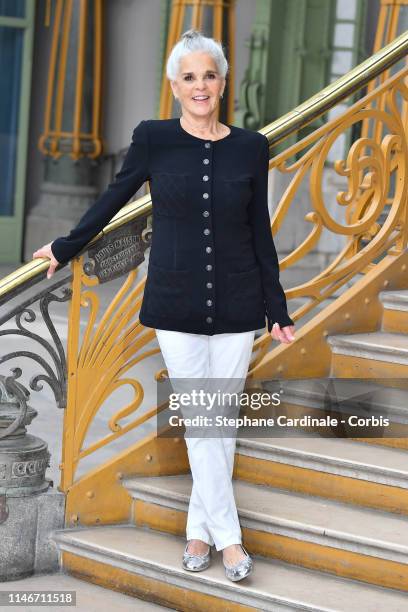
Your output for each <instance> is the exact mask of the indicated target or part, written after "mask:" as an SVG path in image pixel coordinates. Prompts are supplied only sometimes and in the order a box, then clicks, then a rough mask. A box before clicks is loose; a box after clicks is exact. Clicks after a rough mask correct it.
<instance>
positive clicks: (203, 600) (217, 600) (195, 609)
mask: <svg viewBox="0 0 408 612" xmlns="http://www.w3.org/2000/svg"><path fill="white" fill-rule="evenodd" d="M53 537H54V540H55V542H56V543H57V545H58V547H59V549H60V550H61V551H63V552H62V555H63V563H64V568H65V570H66V571H68V572H73V573H74V572H75V575H78V576H81V578H83V579H85V580H89V581H95V582H96V581H97V582H98V583H99V584H103V585H105V586H108V587H110V588H114V589H116V590H118V589H120V590H126V592H127V593H128V594H132V593H133V594H135V595H139V596H140V595H143V597H144V598H146V599H148V600H150V601H153V600H154V601H156V602H158V603H161V604H162V605H167V606H169V607H171V608H173V609H176V610H183V611H188V612H207V611H211V612H221V611H223V612H224V610H230V611H233V610H237V611H238V610H243V609H244V607H245V610H247V609H248V610H252V609H253V610H254V612H255V610H263V611H268V612H269V611H271V612H281V611H282V612H283V611H285V612H293V611H296V610H303V611H309V612H323V611H324V612H373V610H390V611H391V610H392V611H393V612H405V611H406V609H407V608H406V607H407V602H408V596H407V594H406V593H403V592H401V591H397V590H392V589H384V588H380V587H376V586H373V585H368V584H364V583H362V582H359V581H356V580H347V579H344V578H341V577H337V576H331V575H328V574H324V573H322V572H318V571H311V570H308V569H305V568H302V567H296V566H293V565H289V564H286V563H283V562H281V561H278V560H265V559H255V561H254V571H253V573H252V574H251V575H250V576H249V577H248V578H246V579H244V580H243V581H241V582H238V583H233V582H231V581H229V580H228V579H227V578H226V577H225V573H224V568H223V565H222V557H221V552H216V551H215V549H214V548H213V554H212V563H211V566H210V567H209V568H208V569H207V570H205V571H203V572H188V571H186V570H184V569H182V567H181V558H182V554H183V550H184V546H185V540H184V539H183V538H178V537H176V536H173V535H169V534H164V533H158V532H152V531H148V530H143V529H140V528H137V527H134V526H130V525H115V526H100V527H93V528H83V529H72V530H69V529H67V530H60V531H57V532H54V536H53Z"/></svg>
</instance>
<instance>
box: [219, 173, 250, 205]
mask: <svg viewBox="0 0 408 612" xmlns="http://www.w3.org/2000/svg"><path fill="white" fill-rule="evenodd" d="M224 192H225V196H226V199H227V203H228V205H229V206H235V207H236V206H239V207H245V206H246V205H247V204H249V202H250V201H251V198H252V182H251V178H250V177H242V178H234V179H224Z"/></svg>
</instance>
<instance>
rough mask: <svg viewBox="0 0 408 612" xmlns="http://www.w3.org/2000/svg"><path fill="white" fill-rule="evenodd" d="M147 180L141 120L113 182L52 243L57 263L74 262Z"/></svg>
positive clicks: (146, 155)
mask: <svg viewBox="0 0 408 612" xmlns="http://www.w3.org/2000/svg"><path fill="white" fill-rule="evenodd" d="M148 178H149V155H148V134H147V126H146V121H145V120H142V121H141V122H140V123H139V124H138V125H137V126H136V127H135V129H134V130H133V135H132V142H131V144H130V146H129V149H128V151H127V153H126V156H125V159H124V161H123V164H122V167H121V169H120V170H119V172H117V174H116V175H115V178H114V180H113V182H112V183H110V184H109V185H108V187H107V189H106V190H105V191H104V192H103V193H102V194H101V195H100V196H99V197H98V199H97V200H96V201H95V202H94V204H93V205H92V206H91V207H90V208H89V209H88V210H87V211H86V212H85V214H84V215H83V216H82V217H81V219H80V220H79V222H78V224H77V225H76V226H75V227H74V228H73V229H72V230H71V232H70V233H69V234H68V235H67V236H61V237H59V238H56V239H55V240H54V241H53V242H52V244H51V251H52V253H53V255H54V257H55V258H56V259H57V261H58V262H59V263H61V264H65V263H67V262H68V261H69V260H70V259H72V258H73V257H74V256H75V255H76V254H77V253H78V252H79V251H80V250H81V249H82V248H83V247H84V246H85V245H86V244H87V243H88V242H89V241H90V240H91V239H92V238H93V237H94V236H96V235H97V234H98V233H99V232H100V231H101V230H102V229H103V228H104V227H105V225H107V224H108V223H109V221H110V220H111V219H112V217H114V216H115V214H116V213H117V212H118V211H119V210H120V209H121V208H122V207H123V206H124V205H125V204H126V203H127V202H128V201H129V200H130V198H131V197H132V196H133V195H134V194H135V193H136V192H137V190H138V189H140V187H141V186H142V185H143V183H144V182H145V181H146V180H147V179H148Z"/></svg>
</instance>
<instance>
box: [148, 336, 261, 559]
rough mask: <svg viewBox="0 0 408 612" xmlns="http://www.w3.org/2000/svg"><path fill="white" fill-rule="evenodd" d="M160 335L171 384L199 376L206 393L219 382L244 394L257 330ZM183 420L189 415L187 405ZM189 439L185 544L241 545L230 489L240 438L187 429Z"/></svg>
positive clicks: (231, 489) (186, 436) (186, 437)
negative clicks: (189, 485)
mask: <svg viewBox="0 0 408 612" xmlns="http://www.w3.org/2000/svg"><path fill="white" fill-rule="evenodd" d="M156 336H157V340H158V342H159V346H160V349H161V352H162V355H163V358H164V361H165V364H166V368H167V370H168V374H169V378H170V380H171V382H173V380H172V379H174V378H176V379H197V378H198V379H202V381H201V382H200V384H201V383H202V382H203V383H204V386H206V387H207V389H208V388H212V389H215V386H216V387H217V389H219V387H220V384H221V387H222V388H223V389H222V390H223V391H224V390H228V391H231V390H233V391H234V392H236V393H239V392H241V391H242V390H243V388H244V385H245V379H246V375H247V372H248V366H249V362H250V359H251V354H252V346H253V342H254V338H255V330H253V331H248V332H239V333H227V334H215V335H213V336H207V335H205V334H192V333H186V332H177V331H170V330H163V329H156ZM207 383H208V385H207ZM173 388H174V385H173ZM183 416H188V406H187V408H184V411H183ZM228 431H231V428H230V429H229V430H228ZM185 441H186V445H187V452H188V458H189V462H190V469H191V473H192V477H193V487H192V491H191V496H190V503H189V508H188V516H187V528H186V535H187V540H192V539H198V540H203V541H204V542H207V544H209V545H210V546H212V545H214V544H215V547H216V549H217V550H221V549H223V548H225V547H226V546H230V545H231V544H240V543H241V542H242V534H241V527H240V524H239V519H238V513H237V508H236V504H235V499H234V491H233V487H232V473H233V468H234V457H235V446H236V435H231V434H230V435H229V437H225V436H222V435H220V436H218V437H189V436H188V435H187V430H186V435H185Z"/></svg>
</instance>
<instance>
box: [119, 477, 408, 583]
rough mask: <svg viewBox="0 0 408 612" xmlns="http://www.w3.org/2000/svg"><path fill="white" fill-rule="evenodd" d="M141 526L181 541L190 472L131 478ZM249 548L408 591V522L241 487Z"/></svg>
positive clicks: (239, 483)
mask: <svg viewBox="0 0 408 612" xmlns="http://www.w3.org/2000/svg"><path fill="white" fill-rule="evenodd" d="M122 484H123V485H124V486H125V487H126V489H127V490H128V491H129V493H130V495H131V496H132V497H133V499H134V500H135V503H134V518H135V522H136V524H138V525H145V526H148V527H150V528H156V529H161V530H166V531H169V532H171V533H175V534H179V535H181V534H182V533H183V532H184V529H185V519H186V513H187V510H188V502H189V496H190V492H191V485H192V480H191V476H190V475H189V474H187V475H184V474H183V475H180V476H161V477H128V478H125V479H123V482H122ZM233 486H234V493H235V499H236V503H237V508H238V513H239V517H240V522H241V526H242V528H243V533H244V540H245V542H246V544H247V546H248V549H249V550H252V552H254V553H257V554H262V555H264V556H270V557H278V558H280V559H281V560H283V561H290V562H293V563H297V564H300V565H304V566H305V567H311V568H314V569H319V570H325V571H329V572H333V573H335V574H337V575H342V576H344V577H349V578H351V577H352V578H357V579H359V580H365V581H367V582H371V583H373V584H378V585H381V586H386V587H391V588H400V589H403V590H408V529H407V524H408V523H407V519H406V518H404V517H399V516H395V515H393V514H390V513H387V512H383V511H380V510H372V509H368V508H358V507H353V506H349V505H347V504H343V503H341V502H337V501H332V500H327V499H322V498H313V497H310V496H308V495H302V494H300V493H294V492H288V491H283V490H277V489H271V488H270V487H266V486H261V485H254V484H251V483H247V482H242V481H237V480H234V481H233Z"/></svg>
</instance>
